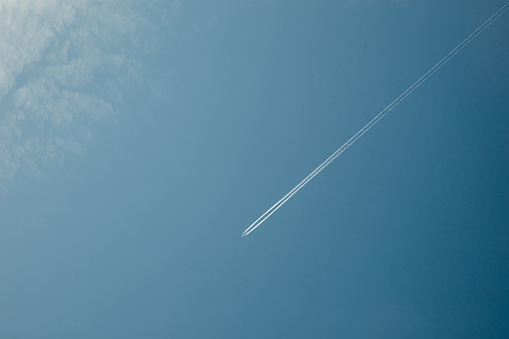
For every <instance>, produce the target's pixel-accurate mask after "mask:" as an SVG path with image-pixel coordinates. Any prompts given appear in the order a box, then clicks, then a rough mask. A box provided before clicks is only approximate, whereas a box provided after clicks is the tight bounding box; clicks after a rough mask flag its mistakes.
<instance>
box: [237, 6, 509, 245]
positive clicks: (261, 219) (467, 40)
mask: <svg viewBox="0 0 509 339" xmlns="http://www.w3.org/2000/svg"><path fill="white" fill-rule="evenodd" d="M508 9H509V2H507V3H506V4H505V5H504V6H502V8H500V9H499V10H498V11H497V12H496V13H495V14H493V15H492V16H491V17H490V18H489V19H488V20H486V21H485V22H484V23H483V24H482V25H481V26H479V27H478V28H477V29H476V30H475V31H473V32H472V34H470V35H469V36H468V37H467V38H465V40H463V41H462V42H461V43H460V44H459V45H458V46H456V47H455V48H454V49H453V50H452V51H450V52H449V53H448V54H447V55H446V56H445V57H443V58H442V60H440V61H439V62H437V63H436V64H435V66H433V67H431V68H430V69H429V70H428V71H427V72H426V73H425V74H424V75H423V76H421V77H420V78H419V80H417V81H416V82H414V83H413V84H412V85H411V86H410V87H408V88H407V89H406V91H404V92H403V93H401V95H400V96H399V97H397V98H396V99H395V100H394V101H393V102H391V103H390V104H389V106H387V107H385V108H384V110H383V111H381V112H380V113H378V114H377V115H376V116H375V117H374V118H373V119H371V121H370V122H368V123H367V124H366V125H365V126H364V127H363V128H361V129H360V130H359V131H358V132H357V133H355V135H354V136H353V137H351V138H350V139H349V140H348V141H347V142H345V143H344V144H343V146H341V147H340V148H338V149H337V150H336V151H335V152H334V153H332V155H331V156H330V157H328V158H327V159H326V160H325V161H324V162H322V163H321V164H320V165H319V166H318V167H317V168H315V170H314V171H313V172H311V173H309V175H308V176H307V177H305V178H304V180H302V181H301V182H300V183H299V184H298V185H297V186H295V187H294V188H293V189H292V190H291V191H290V192H288V193H286V195H285V196H284V197H282V198H281V199H280V200H279V201H278V202H276V203H275V204H274V205H273V206H272V207H271V208H269V209H268V210H267V211H266V212H265V213H263V214H262V215H261V216H260V217H259V218H258V219H256V221H255V222H253V223H252V224H251V226H249V227H248V228H247V229H246V230H245V231H244V233H242V236H243V237H245V236H246V235H248V234H249V233H251V232H253V231H254V230H255V229H256V228H257V227H258V226H260V225H261V224H262V223H263V222H264V221H265V220H266V219H267V218H268V217H270V216H271V215H272V214H273V213H274V212H276V211H277V210H278V209H279V208H280V207H281V206H283V205H284V204H285V203H286V202H287V201H288V200H289V199H290V198H291V197H293V195H294V194H295V193H297V192H298V191H300V189H301V188H302V187H304V186H305V185H306V184H307V183H308V182H310V181H311V180H312V179H313V178H314V177H316V176H317V175H318V174H319V173H320V172H321V171H323V170H324V169H325V168H326V167H327V166H329V165H330V163H331V162H333V161H334V159H336V158H337V157H338V156H339V155H340V154H341V153H343V152H344V151H346V150H347V149H348V147H350V146H352V145H353V143H355V142H356V141H357V140H359V138H360V137H362V136H363V135H364V133H366V132H367V131H369V130H370V129H371V127H373V126H375V125H376V124H377V123H378V122H379V121H380V120H382V118H383V117H385V116H386V115H387V113H389V112H390V111H392V109H393V108H394V107H396V106H397V105H399V103H400V102H402V101H403V100H405V98H406V97H407V96H409V95H410V94H411V93H412V92H413V91H415V90H416V89H417V88H418V87H419V86H420V85H422V84H423V83H424V82H425V81H426V80H428V78H429V77H431V76H432V75H433V74H434V73H435V72H436V71H438V70H439V69H440V68H441V67H442V66H443V65H445V64H446V63H447V62H448V61H449V60H451V59H452V58H453V57H454V56H455V55H456V54H457V53H458V52H459V51H461V50H462V49H463V48H464V47H465V46H467V45H468V44H469V43H470V42H471V41H472V40H474V39H475V38H476V37H477V36H478V35H479V34H481V32H482V31H484V30H485V29H486V28H488V27H489V26H490V25H491V24H492V23H493V22H495V20H497V19H498V18H499V17H500V16H501V15H502V14H504V13H505V12H506V11H507V10H508Z"/></svg>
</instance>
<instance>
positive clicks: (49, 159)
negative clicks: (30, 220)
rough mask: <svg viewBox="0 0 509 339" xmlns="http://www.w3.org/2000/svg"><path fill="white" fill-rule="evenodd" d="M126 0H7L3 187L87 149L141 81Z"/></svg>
mask: <svg viewBox="0 0 509 339" xmlns="http://www.w3.org/2000/svg"><path fill="white" fill-rule="evenodd" d="M127 2H130V1H119V0H118V1H117V0H110V1H101V2H88V1H79V0H66V1H64V0H46V1H43V0H15V1H14V0H0V190H5V189H6V187H7V186H8V185H9V183H11V182H12V181H13V180H18V179H21V178H23V177H25V176H39V175H43V174H44V168H46V167H47V166H53V165H55V164H59V163H62V161H63V160H64V158H65V157H66V156H68V155H69V154H80V153H81V152H82V150H83V148H84V147H86V145H87V143H88V142H90V140H91V139H92V135H93V131H94V129H95V128H97V126H98V125H99V124H100V123H101V121H104V120H105V119H107V118H108V117H110V116H112V114H113V113H114V111H115V104H116V103H118V102H119V101H120V100H121V99H122V96H123V89H124V87H125V86H126V84H129V83H131V84H132V83H134V82H137V81H140V79H141V75H140V67H141V66H140V62H138V61H137V60H136V58H134V57H133V55H134V54H133V51H134V49H135V47H134V46H136V44H137V42H138V41H139V40H140V38H139V36H138V30H139V29H140V27H141V26H143V25H144V24H145V22H146V20H145V19H144V18H143V17H142V16H140V15H138V14H136V13H135V12H134V11H130V10H129V9H128V8H129V7H130V6H128V5H127Z"/></svg>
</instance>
